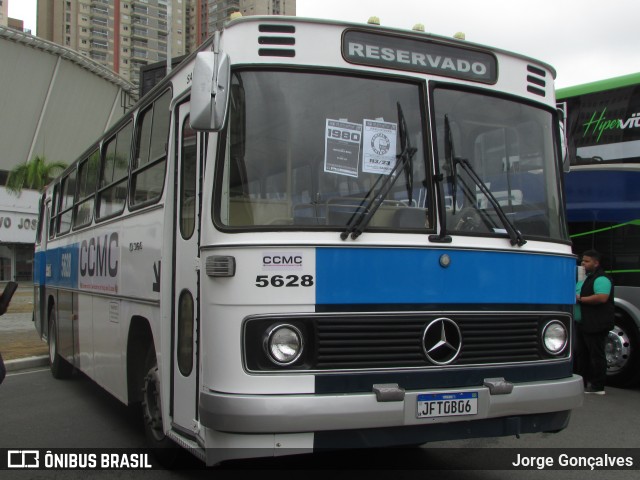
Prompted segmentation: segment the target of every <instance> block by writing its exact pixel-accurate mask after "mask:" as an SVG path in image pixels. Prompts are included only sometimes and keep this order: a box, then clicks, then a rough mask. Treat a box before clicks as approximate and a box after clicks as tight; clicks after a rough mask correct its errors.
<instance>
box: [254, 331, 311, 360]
mask: <svg viewBox="0 0 640 480" xmlns="http://www.w3.org/2000/svg"><path fill="white" fill-rule="evenodd" d="M264 347H265V350H266V352H267V354H268V355H269V358H270V359H271V361H272V362H273V363H275V364H277V365H290V364H292V363H293V362H295V361H296V360H297V359H298V358H300V355H301V354H302V347H303V342H302V334H301V333H300V330H298V329H297V328H296V327H294V326H293V325H277V326H275V327H273V328H272V329H271V330H269V332H267V334H266V336H265V341H264Z"/></svg>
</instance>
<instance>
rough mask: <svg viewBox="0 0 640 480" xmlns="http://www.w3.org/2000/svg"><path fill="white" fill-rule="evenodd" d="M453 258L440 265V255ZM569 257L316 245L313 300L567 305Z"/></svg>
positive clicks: (572, 274)
mask: <svg viewBox="0 0 640 480" xmlns="http://www.w3.org/2000/svg"><path fill="white" fill-rule="evenodd" d="M445 253H446V254H448V255H449V256H450V258H451V264H450V265H449V267H448V268H443V267H441V266H440V264H439V259H440V256H441V255H443V254H445ZM575 278H576V262H575V260H574V259H573V258H571V257H565V256H551V255H536V254H525V253H510V252H490V251H466V250H460V251H456V250H444V249H437V250H428V249H384V248H353V247H352V248H318V249H317V250H316V303H317V304H319V305H323V304H401V303H409V304H428V303H437V304H443V303H446V304H452V305H455V304H469V303H474V304H496V303H501V304H536V305H537V304H564V305H566V304H573V303H575Z"/></svg>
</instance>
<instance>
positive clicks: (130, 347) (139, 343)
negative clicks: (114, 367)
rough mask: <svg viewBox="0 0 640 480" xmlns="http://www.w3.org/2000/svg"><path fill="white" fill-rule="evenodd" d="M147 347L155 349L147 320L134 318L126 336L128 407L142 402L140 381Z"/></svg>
mask: <svg viewBox="0 0 640 480" xmlns="http://www.w3.org/2000/svg"><path fill="white" fill-rule="evenodd" d="M149 347H153V348H154V349H155V342H154V340H153V332H152V330H151V324H150V323H149V320H148V319H147V318H145V317H142V316H134V317H133V318H132V319H131V323H130V324H129V334H128V336H127V392H128V395H127V397H128V402H129V405H131V404H135V403H138V402H141V401H142V381H143V379H144V376H145V375H146V373H147V372H145V371H144V369H145V361H146V357H147V352H148V350H149Z"/></svg>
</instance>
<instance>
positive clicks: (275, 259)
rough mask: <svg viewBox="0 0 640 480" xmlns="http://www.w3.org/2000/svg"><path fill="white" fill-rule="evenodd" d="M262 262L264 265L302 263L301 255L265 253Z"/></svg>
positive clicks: (297, 264) (299, 264)
mask: <svg viewBox="0 0 640 480" xmlns="http://www.w3.org/2000/svg"><path fill="white" fill-rule="evenodd" d="M262 263H263V265H265V266H272V265H276V266H278V265H295V266H301V265H302V256H301V255H289V256H286V255H265V256H263V257H262Z"/></svg>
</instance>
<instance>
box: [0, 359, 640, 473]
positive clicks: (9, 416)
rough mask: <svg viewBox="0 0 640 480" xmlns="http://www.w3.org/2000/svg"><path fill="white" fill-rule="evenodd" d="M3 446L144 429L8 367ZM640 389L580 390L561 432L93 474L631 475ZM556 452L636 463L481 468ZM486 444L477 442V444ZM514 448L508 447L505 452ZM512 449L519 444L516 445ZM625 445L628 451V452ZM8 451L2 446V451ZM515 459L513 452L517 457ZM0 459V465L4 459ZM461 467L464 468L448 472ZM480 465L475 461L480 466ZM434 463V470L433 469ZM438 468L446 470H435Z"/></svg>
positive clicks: (85, 387)
mask: <svg viewBox="0 0 640 480" xmlns="http://www.w3.org/2000/svg"><path fill="white" fill-rule="evenodd" d="M0 406H1V407H2V413H0V432H1V434H0V449H29V448H36V449H50V448H54V449H57V448H69V449H82V448H96V449H109V448H126V449H131V451H134V452H135V451H142V449H143V448H144V432H143V428H142V423H141V420H140V419H139V417H138V412H136V411H133V410H130V409H128V408H127V407H125V406H124V405H122V404H120V403H119V402H118V401H117V400H115V399H114V398H113V397H111V396H110V395H109V394H108V393H106V392H104V391H103V390H101V389H100V388H99V387H98V386H96V385H95V384H94V383H93V382H91V381H90V380H89V379H88V378H86V377H84V376H82V375H77V376H75V377H74V378H73V379H71V380H66V381H57V380H54V379H53V378H52V377H51V375H50V373H49V371H48V370H46V369H40V370H34V371H24V372H16V373H11V374H9V375H8V376H7V378H6V379H5V382H4V383H3V384H2V385H1V386H0ZM639 433H640V388H636V389H633V390H620V389H614V388H608V389H607V395H605V396H586V397H585V402H584V405H583V407H582V408H580V409H577V410H575V411H574V413H573V416H572V419H571V423H570V425H569V427H568V428H567V429H566V430H564V431H562V432H560V433H557V434H533V435H523V436H522V437H521V438H519V439H518V438H515V437H505V438H496V439H481V440H467V441H452V442H438V443H434V444H429V445H427V446H423V447H420V448H415V449H410V450H404V449H403V450H400V449H379V450H358V451H348V452H330V453H321V454H315V455H298V456H292V457H287V458H276V459H273V458H268V459H257V460H244V461H241V462H240V461H238V462H226V463H223V464H222V465H220V466H218V467H215V468H209V469H204V468H202V465H201V464H199V463H198V462H197V461H196V460H195V459H194V458H193V457H191V456H190V455H188V454H185V457H184V458H183V460H182V462H181V463H180V468H179V469H176V470H171V471H169V470H154V471H152V472H143V471H125V470H108V471H94V472H90V474H91V476H92V478H93V477H98V478H109V479H111V478H138V477H140V476H142V475H146V476H150V477H152V478H154V479H165V478H172V479H173V478H217V479H226V478H229V479H231V478H233V479H234V480H238V479H243V478H252V479H255V478H256V477H261V476H263V475H264V474H268V475H269V477H275V476H278V477H284V478H288V479H298V478H300V477H303V480H307V479H309V478H323V479H327V478H328V477H329V478H330V480H334V479H337V478H349V479H354V478H366V477H368V478H393V479H394V480H395V479H398V478H402V479H405V478H406V479H422V478H425V479H426V478H438V480H441V479H445V480H446V479H449V478H451V479H453V478H466V479H512V478H518V479H527V478H550V479H551V478H553V479H558V478H560V479H574V478H575V479H583V478H607V479H608V478H615V479H634V480H635V479H637V478H638V476H639V472H640V434H639ZM530 448H534V449H544V450H540V451H535V450H530V451H529V452H535V453H536V454H537V453H539V452H543V453H545V455H546V454H550V455H552V456H554V457H555V458H557V456H558V455H559V454H560V453H563V452H567V453H569V454H571V455H573V454H575V453H576V452H580V451H576V450H571V449H587V450H584V452H586V453H588V454H589V455H595V454H599V453H601V452H605V451H607V452H611V451H612V450H611V449H619V448H627V449H628V448H633V449H637V450H635V451H632V452H633V453H635V458H637V460H638V461H637V464H636V465H635V469H634V470H624V471H621V470H618V471H606V472H603V471H597V470H596V471H584V470H561V471H557V470H556V471H547V470H537V469H536V470H526V471H513V470H493V471H485V470H483V469H482V465H483V463H484V459H485V457H486V456H492V455H494V456H495V455H504V454H505V452H506V454H508V455H511V456H513V455H514V454H516V453H522V454H523V455H524V454H527V452H528V451H527V449H530ZM478 449H482V450H478ZM504 449H510V450H504ZM513 449H515V450H513ZM627 452H628V451H627ZM3 454H4V453H3ZM514 460H515V458H514ZM0 464H1V463H0ZM452 465H460V466H461V467H462V468H464V469H465V470H464V471H452V470H451V466H452ZM476 467H477V468H476ZM434 469H436V470H438V471H437V472H435V471H433V470H434ZM440 470H442V471H440ZM88 473H89V472H87V471H78V470H55V471H54V470H37V471H33V470H32V471H19V470H6V471H2V472H0V477H2V478H3V479H12V478H20V479H23V478H24V479H27V478H29V479H31V478H43V479H48V478H63V479H75V478H77V479H84V478H86V477H87V474H88Z"/></svg>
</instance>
